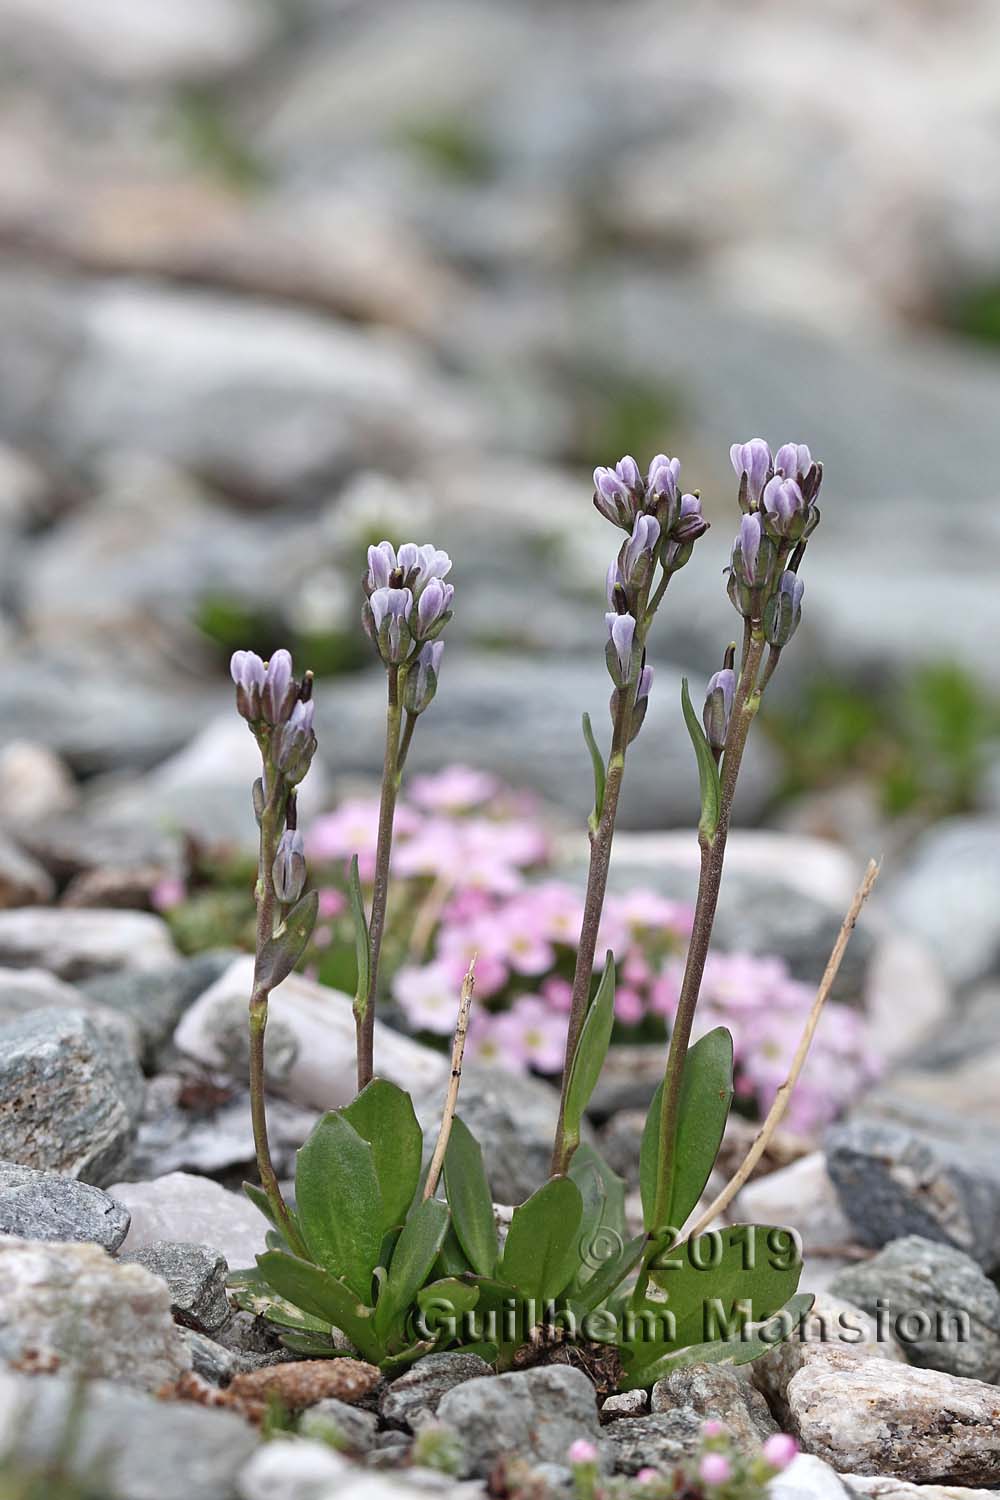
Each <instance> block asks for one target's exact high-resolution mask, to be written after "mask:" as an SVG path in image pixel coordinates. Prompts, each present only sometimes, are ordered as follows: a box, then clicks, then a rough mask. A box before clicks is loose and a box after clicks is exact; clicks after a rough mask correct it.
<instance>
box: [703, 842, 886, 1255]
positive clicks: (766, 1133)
mask: <svg viewBox="0 0 1000 1500" xmlns="http://www.w3.org/2000/svg"><path fill="white" fill-rule="evenodd" d="M878 874H879V866H878V864H877V862H876V861H875V860H874V859H870V860H869V861H868V868H867V870H866V871H865V874H864V878H863V880H862V881H861V884H860V885H859V886H858V889H857V890H856V891H855V893H854V900H853V901H852V902H851V905H850V908H849V910H848V912H847V915H846V917H845V918H844V920H843V922H842V923H841V927H840V931H839V933H838V934H837V940H836V942H835V943H834V945H833V951H832V952H831V954H830V957H829V959H828V961H827V965H826V968H825V969H824V971H823V978H822V979H821V980H820V982H819V988H818V989H817V991H816V998H815V999H814V1000H813V1003H812V1008H811V1010H810V1011H809V1015H808V1017H807V1018H806V1024H805V1027H804V1029H803V1032H802V1036H801V1038H800V1039H799V1045H798V1047H797V1048H796V1050H795V1056H794V1057H793V1058H792V1065H791V1067H790V1068H789V1070H788V1076H787V1078H786V1079H785V1081H784V1083H783V1084H782V1085H781V1087H780V1088H779V1089H778V1092H777V1093H776V1094H775V1096H774V1103H773V1104H772V1105H771V1108H770V1109H769V1110H768V1113H767V1119H766V1120H765V1121H764V1123H763V1125H762V1126H761V1127H760V1130H759V1131H758V1132H757V1134H756V1136H755V1137H754V1141H753V1145H752V1146H751V1147H750V1150H749V1151H748V1152H747V1154H746V1156H745V1157H744V1158H743V1162H742V1164H741V1165H740V1167H739V1169H738V1171H736V1172H735V1173H734V1174H733V1176H732V1177H731V1178H730V1179H729V1181H728V1182H727V1183H726V1186H725V1187H724V1188H723V1189H722V1192H721V1193H719V1195H718V1197H716V1198H713V1200H712V1202H711V1203H710V1204H709V1206H708V1208H706V1209H705V1212H704V1213H703V1214H701V1215H699V1217H698V1219H697V1220H696V1221H695V1223H694V1224H693V1225H692V1226H691V1228H690V1229H689V1230H688V1232H687V1234H686V1235H685V1236H684V1238H685V1240H693V1239H695V1238H696V1237H697V1236H698V1235H699V1234H702V1233H703V1232H704V1231H705V1230H706V1229H707V1228H708V1226H709V1224H711V1222H712V1220H713V1219H717V1218H718V1217H719V1215H720V1214H721V1213H722V1212H723V1211H724V1210H725V1209H727V1208H728V1207H729V1205H730V1203H732V1201H733V1199H734V1198H735V1197H736V1194H737V1193H738V1192H739V1190H740V1188H741V1187H742V1186H743V1184H744V1183H745V1182H746V1181H747V1180H748V1178H749V1177H750V1174H751V1173H752V1172H753V1169H754V1167H756V1165H757V1163H758V1162H759V1161H760V1159H761V1157H762V1156H763V1155H764V1152H765V1151H766V1150H767V1147H768V1144H769V1142H770V1140H771V1138H772V1136H773V1135H774V1132H775V1131H776V1130H777V1128H778V1126H779V1125H780V1124H781V1121H782V1119H783V1117H784V1114H785V1110H786V1109H787V1108H788V1101H789V1099H790V1098H791V1097H792V1090H793V1089H794V1088H795V1085H796V1083H797V1082H798V1079H799V1074H800V1073H801V1072H802V1068H803V1064H804V1063H805V1060H806V1058H807V1057H808V1055H809V1048H810V1046H811V1045H812V1039H813V1037H814V1035H815V1033H816V1027H817V1026H818V1025H819V1018H820V1016H821V1014H822V1012H823V1007H824V1005H825V1004H826V1002H827V999H828V998H829V995H830V991H831V990H832V989H833V982H834V980H835V979H836V977H837V974H838V973H839V971H840V965H841V962H842V960H843V957H844V954H845V952H846V951H847V944H848V942H849V941H850V937H851V933H852V932H853V931H854V927H855V923H856V922H857V920H858V917H859V916H860V914H861V908H862V907H863V906H864V904H865V902H866V901H867V900H868V897H869V896H870V895H871V891H872V887H873V886H874V884H875V882H876V880H877V879H878Z"/></svg>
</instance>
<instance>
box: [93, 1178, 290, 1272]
mask: <svg viewBox="0 0 1000 1500" xmlns="http://www.w3.org/2000/svg"><path fill="white" fill-rule="evenodd" d="M107 1191H108V1193H109V1194H110V1195H111V1197H112V1198H116V1199H117V1200H118V1202H119V1203H122V1204H124V1206H125V1207H126V1208H127V1209H128V1211H129V1213H130V1214H131V1215H132V1223H131V1226H130V1228H129V1232H128V1234H127V1235H126V1237H125V1241H124V1243H123V1244H122V1247H121V1254H122V1255H127V1254H129V1253H130V1252H131V1251H133V1250H142V1249H145V1247H146V1246H147V1245H153V1244H155V1243H156V1242H157V1241H158V1240H175V1241H177V1242H178V1243H179V1244H182V1245H208V1246H209V1248H210V1249H212V1250H217V1251H218V1252H219V1254H220V1255H224V1256H225V1258H226V1260H227V1261H228V1262H229V1264H230V1266H231V1267H232V1268H233V1269H234V1270H240V1269H243V1268H245V1267H246V1266H252V1265H253V1264H254V1256H255V1255H257V1254H259V1253H260V1252H261V1251H262V1250H263V1249H264V1248H265V1246H264V1236H265V1234H266V1233H267V1227H268V1226H267V1221H266V1220H265V1219H264V1217H263V1215H262V1214H261V1213H260V1212H259V1211H258V1210H257V1209H256V1208H254V1206H253V1204H252V1203H251V1202H250V1200H249V1198H245V1197H244V1196H243V1195H242V1193H231V1192H229V1191H228V1190H227V1189H226V1188H224V1187H221V1186H220V1185H219V1183H217V1182H213V1181H212V1180H211V1178H209V1177H197V1176H195V1174H194V1173H192V1172H168V1173H167V1175H166V1176H165V1177H155V1178H154V1179H153V1180H152V1181H151V1182H116V1183H114V1184H113V1186H112V1187H110V1188H108V1189H107Z"/></svg>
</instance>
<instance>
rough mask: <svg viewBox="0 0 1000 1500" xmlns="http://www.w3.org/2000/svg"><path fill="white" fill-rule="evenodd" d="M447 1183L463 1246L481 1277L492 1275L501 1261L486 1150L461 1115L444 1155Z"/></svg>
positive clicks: (454, 1223)
mask: <svg viewBox="0 0 1000 1500" xmlns="http://www.w3.org/2000/svg"><path fill="white" fill-rule="evenodd" d="M444 1183H445V1191H446V1192H447V1194H448V1202H449V1204H450V1206H451V1220H452V1224H453V1226H454V1230H455V1235H456V1237H457V1239H458V1243H459V1245H460V1246H461V1247H462V1249H463V1251H464V1252H465V1254H466V1256H467V1258H468V1261H469V1265H470V1266H471V1267H472V1269H473V1270H474V1271H475V1272H476V1274H477V1275H478V1276H492V1275H493V1272H494V1271H495V1270H496V1264H497V1226H496V1220H495V1219H494V1217H493V1197H492V1194H491V1193H490V1185H489V1183H488V1182H487V1180H486V1171H485V1168H484V1167H483V1153H482V1150H481V1149H480V1145H479V1142H478V1141H477V1140H476V1138H475V1136H474V1135H473V1134H472V1131H471V1130H470V1129H469V1127H468V1125H466V1123H465V1121H464V1120H462V1119H461V1118H460V1117H459V1116H458V1115H456V1116H455V1118H454V1119H453V1120H452V1122H451V1135H450V1136H449V1138H448V1149H447V1151H446V1152H445V1156H444Z"/></svg>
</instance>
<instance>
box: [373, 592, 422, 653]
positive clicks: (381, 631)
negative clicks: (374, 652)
mask: <svg viewBox="0 0 1000 1500" xmlns="http://www.w3.org/2000/svg"><path fill="white" fill-rule="evenodd" d="M412 609H413V594H412V593H411V591H410V590H409V589H403V588H378V589H376V590H375V592H374V593H373V594H372V596H371V598H370V599H369V600H368V603H367V605H366V606H365V610H364V623H365V628H366V630H367V631H368V634H369V635H370V636H371V638H372V640H373V641H374V642H375V645H376V647H377V648H378V653H379V655H380V656H381V658H382V660H383V661H384V662H386V663H391V664H398V663H399V662H401V661H404V660H405V659H406V656H407V654H408V653H409V650H410V644H411V641H412V636H411V634H410V626H409V617H410V613H411V611H412Z"/></svg>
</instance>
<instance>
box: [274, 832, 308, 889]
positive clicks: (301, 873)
mask: <svg viewBox="0 0 1000 1500" xmlns="http://www.w3.org/2000/svg"><path fill="white" fill-rule="evenodd" d="M271 879H272V880H273V881H274V894H275V895H276V896H277V898H278V900H279V901H283V902H285V903H289V902H292V901H297V900H298V899H299V897H300V896H301V895H302V892H303V890H304V888H305V883H306V849H305V842H304V840H303V838H302V835H301V833H300V832H299V831H298V829H297V828H296V829H286V830H285V832H284V833H283V834H282V835H281V840H280V842H279V844H278V852H277V853H276V854H275V856H274V864H273V865H272V866H271Z"/></svg>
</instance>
